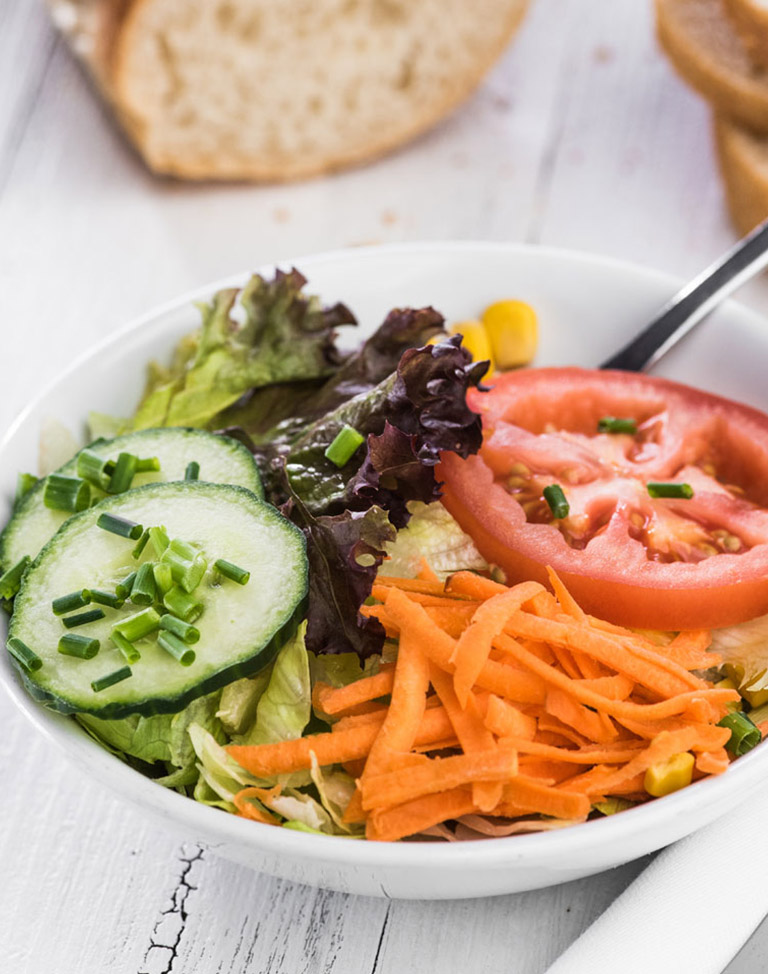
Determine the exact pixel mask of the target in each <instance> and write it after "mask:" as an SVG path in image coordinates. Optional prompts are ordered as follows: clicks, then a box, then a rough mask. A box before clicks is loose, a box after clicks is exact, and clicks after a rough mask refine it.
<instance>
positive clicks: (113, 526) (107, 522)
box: [96, 512, 144, 541]
mask: <svg viewBox="0 0 768 974" xmlns="http://www.w3.org/2000/svg"><path fill="white" fill-rule="evenodd" d="M96 527H97V528H101V529H102V530H103V531H109V532H110V533H111V534H117V535H118V536H119V537H121V538H128V539H130V540H131V541H137V540H138V539H139V538H140V537H141V536H142V534H143V533H144V528H143V527H142V526H141V525H140V524H137V523H136V521H129V520H128V518H127V517H120V516H119V514H107V513H106V512H105V513H104V514H99V519H98V521H97V522H96Z"/></svg>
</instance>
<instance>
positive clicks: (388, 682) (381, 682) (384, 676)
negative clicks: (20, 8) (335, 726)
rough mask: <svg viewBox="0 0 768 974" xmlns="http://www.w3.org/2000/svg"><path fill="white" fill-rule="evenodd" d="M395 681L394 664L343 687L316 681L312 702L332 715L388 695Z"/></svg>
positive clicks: (325, 712)
mask: <svg viewBox="0 0 768 974" xmlns="http://www.w3.org/2000/svg"><path fill="white" fill-rule="evenodd" d="M393 681H394V666H388V665H387V664H384V666H382V667H381V670H380V671H379V672H378V673H376V674H375V675H374V676H364V677H363V678H362V679H361V680H355V681H354V683H348V684H347V685H346V686H343V687H331V686H329V685H328V684H326V683H316V684H315V688H314V690H313V691H312V704H313V705H314V707H315V708H316V709H317V710H321V711H322V712H323V713H324V714H329V715H331V716H332V715H334V714H339V713H341V712H342V711H346V710H349V709H350V707H356V706H357V705H358V704H361V703H367V702H368V701H370V700H376V699H377V698H378V697H386V696H388V695H389V694H390V693H391V692H392V684H393Z"/></svg>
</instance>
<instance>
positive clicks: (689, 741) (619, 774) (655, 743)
mask: <svg viewBox="0 0 768 974" xmlns="http://www.w3.org/2000/svg"><path fill="white" fill-rule="evenodd" d="M721 729H722V730H725V729H726V728H721ZM696 739H697V731H696V729H695V728H694V727H686V728H685V729H684V730H679V731H662V732H661V733H660V734H657V736H656V737H654V739H653V740H652V741H651V742H650V744H649V745H648V747H646V748H644V750H642V751H641V752H640V753H639V754H637V755H636V756H635V757H633V758H632V760H631V761H628V762H627V763H626V764H625V765H624V767H623V768H621V769H620V770H616V771H614V772H613V774H609V775H607V776H606V778H605V779H604V780H603V782H602V784H601V790H604V791H605V792H606V793H610V792H611V791H612V789H613V788H615V787H616V786H618V785H622V784H624V783H625V782H626V781H627V780H628V779H629V778H632V777H634V776H635V775H637V774H640V772H642V771H647V770H648V768H650V766H651V765H652V764H657V763H658V762H660V761H668V760H669V759H670V758H671V757H672V755H673V754H681V753H682V752H683V751H688V750H690V748H691V747H692V746H693V745H694V744H695V743H696Z"/></svg>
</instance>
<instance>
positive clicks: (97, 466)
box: [77, 450, 109, 490]
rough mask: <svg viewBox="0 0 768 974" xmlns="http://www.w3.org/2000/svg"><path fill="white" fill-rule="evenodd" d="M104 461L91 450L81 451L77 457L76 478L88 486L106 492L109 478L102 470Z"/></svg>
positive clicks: (104, 464)
mask: <svg viewBox="0 0 768 974" xmlns="http://www.w3.org/2000/svg"><path fill="white" fill-rule="evenodd" d="M105 466H106V460H105V459H104V457H100V456H99V454H98V453H94V451H93V450H81V451H80V452H79V453H78V455H77V476H78V477H81V478H82V479H83V480H87V481H88V483H89V484H93V486H94V487H98V488H99V490H106V489H107V485H108V483H109V477H108V476H107V473H106V472H105V470H104V467H105Z"/></svg>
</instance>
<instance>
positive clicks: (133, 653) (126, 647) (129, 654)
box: [109, 629, 141, 663]
mask: <svg viewBox="0 0 768 974" xmlns="http://www.w3.org/2000/svg"><path fill="white" fill-rule="evenodd" d="M109 638H110V639H111V640H112V642H113V643H114V644H115V646H117V648H118V649H119V650H120V652H121V653H122V654H123V656H124V657H125V662H126V663H137V662H138V661H139V660H140V659H141V653H140V652H139V651H138V649H136V647H135V646H134V645H133V643H132V642H130V641H129V640H128V639H126V638H125V636H124V635H123V634H122V633H121V632H117V631H115V630H114V629H113V630H112V632H111V633H110V637H109Z"/></svg>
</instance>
